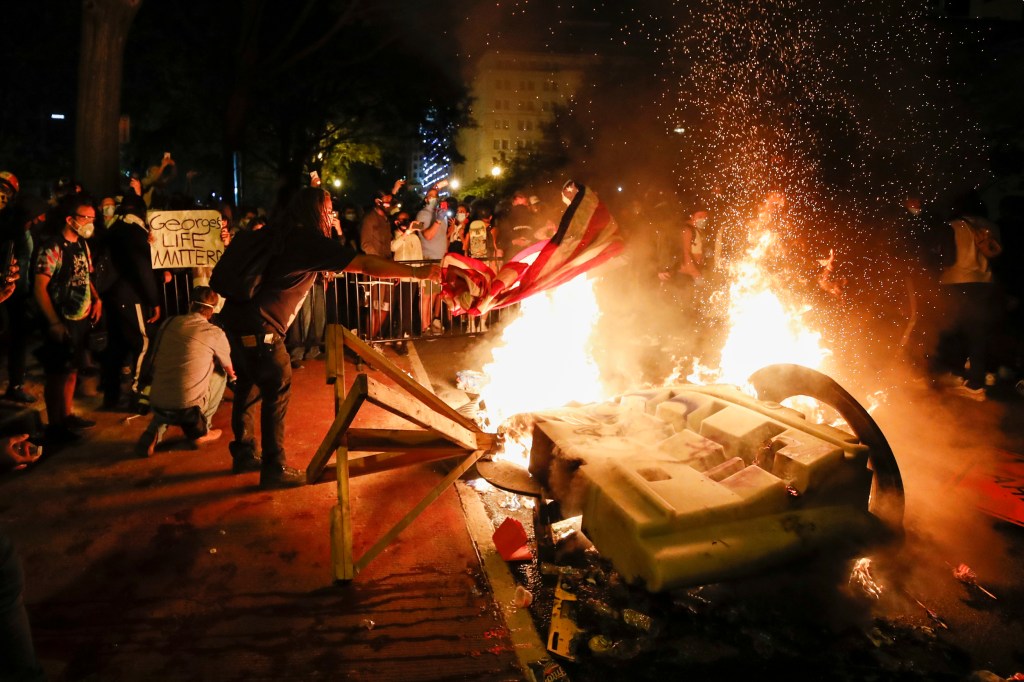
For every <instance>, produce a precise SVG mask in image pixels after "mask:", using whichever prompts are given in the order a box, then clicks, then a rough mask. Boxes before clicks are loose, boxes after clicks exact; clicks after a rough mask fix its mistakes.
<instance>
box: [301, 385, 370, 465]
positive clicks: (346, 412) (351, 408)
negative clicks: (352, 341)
mask: <svg viewBox="0 0 1024 682" xmlns="http://www.w3.org/2000/svg"><path fill="white" fill-rule="evenodd" d="M366 396H367V378H366V375H365V374H360V375H358V376H357V377H356V380H355V381H354V382H353V383H352V390H350V391H349V393H348V395H347V396H346V397H345V401H344V402H343V403H342V404H341V407H340V408H339V409H338V413H337V415H336V416H335V417H334V422H333V423H332V424H331V428H330V429H328V431H327V435H326V436H324V439H323V441H322V442H321V443H320V447H318V448H317V449H316V453H314V454H313V459H312V460H310V462H309V466H308V467H306V482H307V483H312V482H314V481H316V480H317V479H318V478H319V477H320V473H321V472H322V471H323V470H324V467H325V466H326V465H327V462H328V460H330V458H331V454H332V453H333V452H334V450H335V448H337V447H338V444H339V443H340V442H341V438H342V437H343V436H344V434H345V430H346V429H347V428H348V427H349V426H350V425H351V424H352V420H353V419H355V417H356V412H358V411H359V408H360V406H362V404H363V401H365V400H366Z"/></svg>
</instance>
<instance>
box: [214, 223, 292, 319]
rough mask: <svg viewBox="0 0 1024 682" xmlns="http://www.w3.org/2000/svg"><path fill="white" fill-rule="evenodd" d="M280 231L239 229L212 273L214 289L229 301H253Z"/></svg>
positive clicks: (265, 228)
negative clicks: (242, 230)
mask: <svg viewBox="0 0 1024 682" xmlns="http://www.w3.org/2000/svg"><path fill="white" fill-rule="evenodd" d="M275 235H276V231H275V230H272V229H270V228H267V227H264V228H263V229H261V230H255V231H247V232H239V233H238V234H236V235H235V236H234V238H233V239H232V240H231V243H230V244H228V247H227V248H226V249H224V253H223V255H221V257H220V260H219V261H217V264H216V265H215V266H214V267H213V273H212V274H211V275H210V288H211V289H213V290H214V291H215V292H217V293H218V294H220V295H221V296H223V297H224V298H226V299H227V300H229V301H236V302H245V301H251V300H252V299H253V297H254V296H256V292H258V291H259V289H260V284H262V283H263V273H264V272H265V271H266V269H267V265H268V264H269V263H270V259H271V257H272V256H273V254H274V251H275V250H276V246H277V239H276V238H275Z"/></svg>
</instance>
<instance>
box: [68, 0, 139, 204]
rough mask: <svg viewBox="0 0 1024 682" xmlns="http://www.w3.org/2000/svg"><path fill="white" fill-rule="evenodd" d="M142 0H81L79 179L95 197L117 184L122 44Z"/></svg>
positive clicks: (110, 191) (77, 130) (108, 192)
mask: <svg viewBox="0 0 1024 682" xmlns="http://www.w3.org/2000/svg"><path fill="white" fill-rule="evenodd" d="M141 5H142V0H83V2H82V54H81V57H80V59H79V63H78V107H77V109H78V113H77V116H76V125H75V175H76V176H77V177H78V179H79V181H80V182H81V183H82V185H83V186H84V187H85V188H86V189H87V190H89V191H90V192H92V193H94V194H96V195H97V196H105V195H111V194H116V193H117V190H118V185H119V180H120V179H119V178H118V166H119V160H120V159H119V156H120V154H119V152H120V149H119V147H118V121H119V119H120V116H121V77H122V73H123V71H124V46H125V41H126V39H127V38H128V31H129V29H130V28H131V25H132V21H133V20H134V19H135V15H136V14H137V13H138V11H139V7H140V6H141Z"/></svg>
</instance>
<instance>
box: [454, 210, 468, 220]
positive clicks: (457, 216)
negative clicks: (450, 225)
mask: <svg viewBox="0 0 1024 682" xmlns="http://www.w3.org/2000/svg"><path fill="white" fill-rule="evenodd" d="M468 217H469V216H468V215H466V214H465V213H461V212H460V213H456V214H455V222H458V223H464V222H466V218H468Z"/></svg>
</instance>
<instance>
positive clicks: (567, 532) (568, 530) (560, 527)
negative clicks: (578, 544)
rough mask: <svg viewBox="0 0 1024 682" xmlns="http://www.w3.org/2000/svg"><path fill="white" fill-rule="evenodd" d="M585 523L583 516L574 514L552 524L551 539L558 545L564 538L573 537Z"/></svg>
mask: <svg viewBox="0 0 1024 682" xmlns="http://www.w3.org/2000/svg"><path fill="white" fill-rule="evenodd" d="M582 525H583V517H582V516H572V517H569V518H567V519H563V520H561V521H556V522H554V523H552V524H551V539H552V540H553V541H554V543H555V544H556V545H557V544H558V543H559V542H561V541H562V540H565V539H566V538H569V537H572V536H573V535H575V534H576V533H578V532H579V531H580V529H581V528H582Z"/></svg>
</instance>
